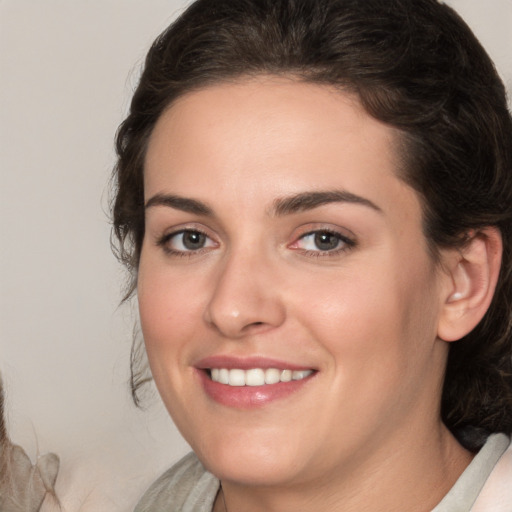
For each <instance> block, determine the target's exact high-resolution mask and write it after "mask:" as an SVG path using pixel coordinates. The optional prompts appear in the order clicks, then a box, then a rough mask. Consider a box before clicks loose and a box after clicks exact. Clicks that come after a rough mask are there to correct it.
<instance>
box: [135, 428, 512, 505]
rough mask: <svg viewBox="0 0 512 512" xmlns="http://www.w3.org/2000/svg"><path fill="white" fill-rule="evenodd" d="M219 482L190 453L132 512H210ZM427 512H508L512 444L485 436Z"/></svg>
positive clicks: (496, 436)
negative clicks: (454, 478) (447, 487)
mask: <svg viewBox="0 0 512 512" xmlns="http://www.w3.org/2000/svg"><path fill="white" fill-rule="evenodd" d="M219 485H220V483H219V480H218V479H217V478H216V477H214V476H213V475H212V474H211V473H209V472H208V471H206V469H205V468H204V467H203V465H202V464H201V462H199V460H198V458H197V457H196V455H195V454H194V453H189V454H188V455H187V456H185V457H184V458H183V459H181V460H180V461H179V462H178V463H177V464H176V465H175V466H173V467H172V468H171V469H169V470H168V471H166V472H165V473H164V474H163V475H162V476H161V477H160V478H159V479H158V480H157V481H156V482H155V483H154V484H153V485H152V486H151V487H150V488H149V490H148V491H147V492H146V494H145V495H144V496H143V497H142V499H141V500H140V502H139V504H138V505H137V507H136V508H135V511H134V512H211V511H212V508H213V504H214V501H215V497H216V496H217V493H218V491H219ZM432 512H512V445H511V444H510V439H509V438H508V437H507V436H506V435H504V434H493V435H491V436H489V438H488V439H487V442H486V443H485V445H484V446H483V447H482V448H481V449H480V451H479V452H478V453H477V454H476V455H475V457H474V459H473V460H472V461H471V463H470V464H469V466H468V467H467V468H466V470H465V471H464V473H462V475H461V476H460V477H459V479H458V480H457V482H456V483H455V485H454V486H453V487H452V488H451V489H450V491H449V492H448V494H447V495H446V496H445V497H444V498H443V499H442V500H441V502H440V503H439V504H438V505H437V506H436V507H435V508H434V509H433V510H432Z"/></svg>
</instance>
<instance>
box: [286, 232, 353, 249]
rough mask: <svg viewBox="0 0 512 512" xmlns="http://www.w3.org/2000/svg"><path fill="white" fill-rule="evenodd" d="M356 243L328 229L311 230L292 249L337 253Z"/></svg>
mask: <svg viewBox="0 0 512 512" xmlns="http://www.w3.org/2000/svg"><path fill="white" fill-rule="evenodd" d="M354 245H355V242H354V241H353V240H351V239H349V238H347V237H346V236H344V235H342V234H341V233H337V232H335V231H330V230H326V229H322V230H317V231H311V232H309V233H306V234H305V235H302V236H301V237H300V238H299V239H298V240H297V241H296V242H295V243H294V244H293V245H292V246H291V248H292V249H300V250H302V251H304V252H305V253H316V255H318V254H319V253H327V254H332V253H334V254H336V253H338V252H340V251H344V250H347V249H349V248H351V247H353V246H354Z"/></svg>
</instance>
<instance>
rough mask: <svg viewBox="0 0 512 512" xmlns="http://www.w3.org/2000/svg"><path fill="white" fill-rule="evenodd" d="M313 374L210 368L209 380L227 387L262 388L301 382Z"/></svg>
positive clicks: (307, 372)
mask: <svg viewBox="0 0 512 512" xmlns="http://www.w3.org/2000/svg"><path fill="white" fill-rule="evenodd" d="M312 373H313V370H294V371H292V370H279V369H277V368H267V369H266V370H263V369H262V368H252V369H250V370H241V369H239V368H232V369H231V370H228V369H227V368H212V369H211V370H210V375H211V379H212V380H213V381H214V382H219V383H220V384H228V385H229V386H263V385H265V384H277V383H278V382H290V381H291V380H302V379H305V378H306V377H308V376H309V375H311V374H312Z"/></svg>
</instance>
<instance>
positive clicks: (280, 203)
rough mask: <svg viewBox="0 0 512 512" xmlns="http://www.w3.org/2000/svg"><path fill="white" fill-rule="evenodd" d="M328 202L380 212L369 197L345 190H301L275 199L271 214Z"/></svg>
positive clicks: (297, 211) (317, 205) (284, 212)
mask: <svg viewBox="0 0 512 512" xmlns="http://www.w3.org/2000/svg"><path fill="white" fill-rule="evenodd" d="M329 203H352V204H360V205H362V206H367V207H368V208H371V209H372V210H375V211H377V212H379V213H382V210H381V209H380V208H379V207H378V206H377V205H376V204H375V203H373V202H372V201H370V200H369V199H365V198H364V197H361V196H358V195H356V194H352V193H351V192H347V191H345V190H327V191H318V192H302V193H300V194H295V195H293V196H289V197H283V198H280V199H276V200H275V201H274V204H273V206H272V210H271V212H272V214H274V215H276V216H283V215H290V214H293V213H299V212H303V211H307V210H312V209H314V208H318V207H319V206H323V205H326V204H329Z"/></svg>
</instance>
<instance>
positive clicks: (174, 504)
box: [135, 453, 219, 512]
mask: <svg viewBox="0 0 512 512" xmlns="http://www.w3.org/2000/svg"><path fill="white" fill-rule="evenodd" d="M218 490H219V481H218V480H217V478H215V477H214V476H213V475H212V474H211V473H209V472H208V471H206V469H205V468H204V466H203V465H202V464H201V462H200V461H199V459H198V458H197V457H196V455H195V454H194V453H189V454H188V455H186V456H185V457H183V459H181V460H180V461H179V462H178V463H176V464H175V465H174V466H173V467H172V468H171V469H169V470H168V471H166V472H165V473H164V474H163V475H162V476H161V477H160V478H159V479H158V480H156V482H154V483H153V485H152V486H151V487H150V488H149V489H148V490H147V491H146V493H145V494H144V496H143V497H142V499H141V500H140V501H139V503H138V505H137V506H136V507H135V512H161V511H166V512H173V511H176V512H177V511H180V512H187V511H190V512H192V511H194V512H211V510H212V507H213V502H214V501H215V496H216V495H217V492H218Z"/></svg>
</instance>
